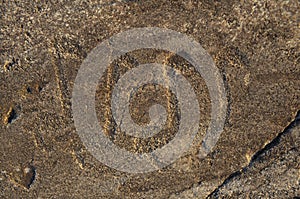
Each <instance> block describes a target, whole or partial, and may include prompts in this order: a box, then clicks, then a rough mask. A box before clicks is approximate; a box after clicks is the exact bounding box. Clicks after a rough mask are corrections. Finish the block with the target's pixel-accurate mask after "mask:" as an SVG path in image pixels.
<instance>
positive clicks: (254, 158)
mask: <svg viewBox="0 0 300 199" xmlns="http://www.w3.org/2000/svg"><path fill="white" fill-rule="evenodd" d="M298 125H300V110H299V111H298V112H297V114H296V117H295V119H294V120H293V121H292V122H291V123H290V124H289V125H288V126H287V127H286V128H285V129H284V130H283V131H282V132H281V133H279V134H278V135H277V136H276V137H275V138H274V139H273V140H272V141H271V142H270V143H269V144H267V145H266V146H265V147H264V148H262V149H261V150H259V151H258V152H256V153H255V154H254V155H253V156H252V158H251V161H250V163H249V164H248V165H247V166H246V167H244V168H242V169H241V170H240V171H236V172H234V173H232V174H230V175H229V176H228V177H227V178H226V179H225V180H224V182H223V183H222V184H221V185H219V186H218V187H217V188H216V189H215V190H214V191H213V192H212V193H210V194H209V195H208V196H207V198H217V197H218V193H219V191H220V189H221V188H223V187H224V186H225V185H226V184H228V183H229V182H230V181H231V180H232V179H234V178H235V177H237V176H240V175H241V174H243V173H245V172H246V171H247V170H248V169H249V168H250V167H251V166H252V165H253V164H254V163H255V162H257V161H259V160H260V158H261V156H262V155H263V154H264V153H265V152H267V151H269V150H270V149H272V148H273V147H275V146H277V145H278V144H279V143H280V141H281V139H282V137H283V136H285V135H286V134H288V133H290V132H291V130H292V129H293V128H295V127H296V126H298Z"/></svg>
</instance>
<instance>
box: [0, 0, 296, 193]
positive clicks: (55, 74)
mask: <svg viewBox="0 0 300 199" xmlns="http://www.w3.org/2000/svg"><path fill="white" fill-rule="evenodd" d="M0 9H1V10H0V18H1V20H0V44H1V45H0V66H2V67H1V68H0V83H1V84H0V96H1V97H0V119H1V123H0V156H1V164H0V197H1V198H169V197H170V198H205V197H211V198H215V197H216V198H218V197H220V198H222V197H229V198H231V197H238V198H245V197H250V198H257V197H260V196H261V197H269V198H286V197H290V198H293V197H297V196H298V197H299V196H300V191H299V187H300V184H299V182H300V179H299V176H300V173H299V172H300V165H299V162H300V161H299V132H300V129H299V119H297V116H296V114H297V112H298V118H299V110H300V78H299V77H300V66H299V52H300V50H299V17H300V16H299V11H298V10H299V9H300V6H299V2H298V1H296V0H294V1H293V0H291V1H271V0H270V1H262V0H261V1H260V0H257V1H251V2H240V1H234V0H226V1H214V2H213V1H193V0H187V1H167V0H161V1H149V0H146V1H139V0H136V1H129V0H128V1H126V0H119V1H108V0H103V1H94V0H90V1H81V0H76V1H65V0H51V1H37V0H35V1H28V2H25V1H22V0H15V1H6V0H3V1H2V2H1V3H0ZM137 27H161V28H169V29H172V30H175V31H178V32H181V33H184V34H186V35H188V36H190V37H192V38H194V39H195V40H196V41H198V42H199V43H200V44H201V45H202V46H203V48H204V49H205V50H206V51H207V52H208V53H209V54H210V55H211V56H212V58H213V60H214V62H215V64H216V66H217V67H218V68H219V70H220V72H221V73H222V75H223V79H224V82H225V84H226V92H227V98H228V102H229V107H228V114H227V120H226V124H225V128H224V131H223V133H222V134H221V137H220V139H219V140H218V143H217V145H216V146H215V148H214V150H213V152H212V153H210V154H209V155H208V156H207V157H206V158H205V159H199V158H198V154H197V152H198V149H199V147H200V146H201V138H202V136H203V134H204V133H205V131H206V128H207V126H208V122H209V117H210V115H209V110H210V106H209V102H210V101H209V94H208V92H207V88H206V86H205V82H204V81H203V79H202V78H201V77H200V76H199V74H195V73H193V72H192V70H190V68H191V67H192V66H190V65H189V63H186V62H185V61H184V60H182V59H180V58H179V57H177V56H175V55H172V54H170V53H168V52H163V51H156V50H145V49H144V50H140V51H137V52H132V53H129V54H127V55H126V56H125V57H122V58H120V60H116V61H115V62H114V63H112V64H111V66H110V67H109V68H108V70H107V71H106V76H105V77H103V78H102V79H101V80H100V82H99V89H98V91H97V95H96V101H97V102H98V103H99V105H98V107H97V110H98V112H97V115H98V118H99V123H100V125H101V126H102V127H104V128H105V132H106V134H107V136H110V137H111V139H112V140H114V142H115V144H118V145H119V146H120V147H123V148H126V149H127V150H129V151H132V152H147V151H149V150H150V151H151V150H153V149H155V148H157V147H161V146H162V145H164V144H166V143H167V142H168V140H170V139H172V137H173V136H174V135H173V133H174V131H173V130H174V129H173V130H172V128H174V125H175V124H176V122H174V120H170V126H171V127H170V129H168V130H166V133H165V134H161V135H158V137H157V139H156V140H154V141H151V140H146V141H143V140H136V139H134V138H128V137H126V136H125V135H124V134H121V133H120V134H117V136H115V137H114V136H111V133H112V132H113V131H112V129H114V128H115V126H114V125H115V124H114V123H113V122H112V121H111V120H110V118H111V111H110V110H109V109H108V107H109V106H110V103H109V97H110V95H111V94H110V92H111V89H112V87H113V85H114V84H115V82H116V81H117V78H118V75H120V74H122V73H123V72H124V71H126V70H127V69H128V68H131V67H134V66H136V65H139V64H141V63H147V62H159V63H167V64H169V65H171V66H173V67H178V68H179V69H180V70H185V68H187V73H188V75H187V76H188V77H189V78H190V81H192V80H193V82H194V83H195V84H194V88H195V91H196V93H197V97H198V101H199V105H200V107H201V109H200V110H201V113H202V115H203V116H202V117H203V118H202V119H203V120H201V124H199V127H200V130H199V133H198V134H199V135H198V136H197V139H196V140H195V143H193V146H192V147H191V150H190V151H189V153H188V154H186V155H185V156H183V157H182V158H180V159H179V160H177V161H176V162H175V163H174V164H172V165H169V166H168V167H166V168H164V169H161V170H159V171H156V172H152V173H147V174H128V173H123V172H119V171H117V170H114V169H111V168H109V167H107V166H105V165H104V164H102V163H100V162H99V161H98V160H97V159H96V158H95V157H93V156H92V155H91V154H90V152H89V151H88V150H87V149H86V147H85V146H84V145H83V143H82V141H81V140H80V138H79V136H78V134H77V133H76V129H75V126H74V123H73V119H72V110H71V97H72V88H73V86H74V80H75V77H76V74H77V71H78V70H79V67H80V65H81V63H82V61H83V60H84V59H85V58H86V56H87V55H88V53H89V52H90V51H91V50H92V49H93V48H94V47H96V45H97V44H98V43H99V42H101V41H103V40H105V39H108V38H109V37H111V36H112V35H114V34H116V33H118V32H122V31H125V30H129V29H132V28H137ZM122 71H123V72H122ZM147 89H148V90H147ZM147 89H146V91H149V92H150V91H151V92H153V91H157V92H158V93H160V95H162V96H164V93H166V96H171V94H170V95H169V94H168V91H166V90H164V89H163V88H154V90H153V88H147ZM151 89H152V90H151ZM151 92H150V93H151ZM106 94H108V95H106ZM141 95H142V96H143V99H141V100H138V99H136V102H139V101H141V103H140V104H139V103H134V104H136V105H137V107H135V106H133V107H132V113H133V114H132V115H133V119H135V120H136V121H137V123H139V122H140V123H145V122H147V121H148V119H149V118H148V117H147V114H146V116H145V117H144V116H143V113H144V112H146V111H147V110H148V109H147V107H148V108H149V106H150V102H149V98H151V97H153V98H154V99H156V101H155V100H154V101H155V102H159V103H161V104H162V105H164V103H165V104H166V103H169V102H170V101H172V100H175V99H173V97H172V96H171V97H169V98H168V97H167V98H164V97H159V96H158V97H157V96H155V95H153V96H152V95H151V94H147V93H143V92H141ZM134 99H135V98H134ZM175 102H176V100H175ZM145 107H146V108H145ZM295 118H296V119H295ZM112 158H113V157H112Z"/></svg>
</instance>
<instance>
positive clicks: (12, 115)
mask: <svg viewBox="0 0 300 199" xmlns="http://www.w3.org/2000/svg"><path fill="white" fill-rule="evenodd" d="M17 117H18V114H17V112H16V110H15V109H13V108H12V109H11V110H10V111H9V113H8V118H7V123H8V124H11V123H12V122H13V121H14V120H15V119H17Z"/></svg>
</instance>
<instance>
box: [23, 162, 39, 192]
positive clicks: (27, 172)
mask: <svg viewBox="0 0 300 199" xmlns="http://www.w3.org/2000/svg"><path fill="white" fill-rule="evenodd" d="M23 173H24V181H23V182H24V186H25V187H26V188H27V189H29V188H30V187H31V185H32V183H33V182H34V180H35V175H36V169H35V167H34V166H31V165H29V166H26V167H25V168H24V170H23Z"/></svg>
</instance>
